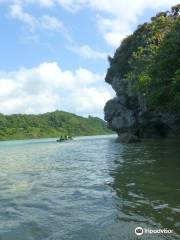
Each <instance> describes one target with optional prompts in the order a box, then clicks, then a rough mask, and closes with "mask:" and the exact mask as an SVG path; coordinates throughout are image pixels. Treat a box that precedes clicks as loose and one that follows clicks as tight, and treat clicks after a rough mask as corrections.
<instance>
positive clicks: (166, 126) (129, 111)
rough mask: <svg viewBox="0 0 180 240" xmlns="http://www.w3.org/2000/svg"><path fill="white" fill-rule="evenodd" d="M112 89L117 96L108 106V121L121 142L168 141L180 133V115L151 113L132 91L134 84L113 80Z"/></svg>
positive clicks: (139, 97) (106, 110)
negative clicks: (142, 140)
mask: <svg viewBox="0 0 180 240" xmlns="http://www.w3.org/2000/svg"><path fill="white" fill-rule="evenodd" d="M111 86H112V88H113V89H114V90H115V92H116V97H115V98H114V99H111V100H109V101H108V102H107V103H106V105H105V107H104V113H105V120H106V121H107V123H108V126H109V128H111V129H112V130H114V131H116V132H117V133H118V135H119V141H120V142H125V143H132V142H138V141H139V140H140V139H141V138H164V137H173V136H177V135H179V133H180V118H179V115H178V114H177V115H176V114H170V113H161V112H158V113H157V112H156V113H153V112H150V111H148V110H147V107H146V102H145V99H144V98H143V96H141V95H140V94H138V93H135V92H133V91H132V89H133V82H130V81H127V80H124V79H121V78H120V77H117V76H115V77H113V79H112V81H111Z"/></svg>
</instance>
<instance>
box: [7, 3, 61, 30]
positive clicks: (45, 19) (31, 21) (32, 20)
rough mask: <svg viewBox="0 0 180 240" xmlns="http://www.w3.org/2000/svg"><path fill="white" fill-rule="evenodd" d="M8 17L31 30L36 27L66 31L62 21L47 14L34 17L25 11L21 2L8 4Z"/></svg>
mask: <svg viewBox="0 0 180 240" xmlns="http://www.w3.org/2000/svg"><path fill="white" fill-rule="evenodd" d="M10 17H11V18H13V19H16V20H19V21H21V22H23V23H25V24H27V25H28V27H30V30H31V31H34V30H35V29H38V28H43V29H48V30H61V31H64V32H65V31H66V30H65V27H64V25H63V23H62V22H61V21H60V20H59V19H57V18H56V17H54V16H49V15H43V16H40V17H34V16H33V15H31V14H30V13H28V12H26V11H25V10H24V8H23V4H21V3H19V2H18V3H16V4H12V5H10Z"/></svg>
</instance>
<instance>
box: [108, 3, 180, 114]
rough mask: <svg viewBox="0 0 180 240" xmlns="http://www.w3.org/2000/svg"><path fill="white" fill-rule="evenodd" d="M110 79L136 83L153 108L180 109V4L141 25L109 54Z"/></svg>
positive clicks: (158, 109)
mask: <svg viewBox="0 0 180 240" xmlns="http://www.w3.org/2000/svg"><path fill="white" fill-rule="evenodd" d="M109 62H110V67H109V69H108V73H107V75H106V82H108V83H111V82H112V80H113V77H114V76H117V75H118V76H119V74H120V77H121V78H123V79H126V80H127V81H132V82H133V91H135V92H138V93H140V94H141V96H143V97H144V99H145V100H146V104H147V109H148V110H150V111H161V112H163V111H164V112H166V111H168V112H176V111H180V4H178V5H176V6H174V7H172V8H171V10H170V11H166V12H160V13H158V14H157V15H156V16H155V17H152V18H151V21H150V22H148V23H147V22H146V23H144V24H143V25H139V26H138V28H137V30H136V31H135V32H134V33H133V34H132V35H130V36H128V37H126V38H125V39H124V40H123V41H122V43H121V45H120V47H119V48H118V49H117V50H116V52H115V55H114V57H113V58H112V57H109Z"/></svg>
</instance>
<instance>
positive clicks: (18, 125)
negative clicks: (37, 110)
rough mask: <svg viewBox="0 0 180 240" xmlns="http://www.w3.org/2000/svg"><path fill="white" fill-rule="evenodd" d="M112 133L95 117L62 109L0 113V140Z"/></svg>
mask: <svg viewBox="0 0 180 240" xmlns="http://www.w3.org/2000/svg"><path fill="white" fill-rule="evenodd" d="M108 133H112V132H111V131H110V130H109V129H107V128H106V124H105V122H104V121H103V120H101V119H100V118H97V117H91V116H89V117H88V118H84V117H80V116H77V115H75V114H71V113H68V112H63V111H55V112H52V113H45V114H40V115H26V114H14V115H3V114H0V140H8V139H29V138H45V137H59V136H60V135H71V136H82V135H96V134H97V135H98V134H108Z"/></svg>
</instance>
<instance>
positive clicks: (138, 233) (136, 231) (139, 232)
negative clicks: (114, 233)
mask: <svg viewBox="0 0 180 240" xmlns="http://www.w3.org/2000/svg"><path fill="white" fill-rule="evenodd" d="M143 233H144V231H143V228H142V227H137V228H135V234H136V235H137V236H141V235H143Z"/></svg>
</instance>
